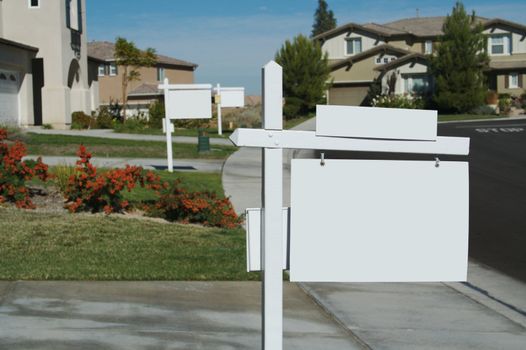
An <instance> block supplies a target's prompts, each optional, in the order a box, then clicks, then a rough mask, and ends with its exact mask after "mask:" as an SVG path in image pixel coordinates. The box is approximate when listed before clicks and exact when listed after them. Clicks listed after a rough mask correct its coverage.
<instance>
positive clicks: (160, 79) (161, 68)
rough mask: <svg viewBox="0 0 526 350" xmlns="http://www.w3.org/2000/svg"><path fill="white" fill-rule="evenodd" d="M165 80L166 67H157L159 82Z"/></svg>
mask: <svg viewBox="0 0 526 350" xmlns="http://www.w3.org/2000/svg"><path fill="white" fill-rule="evenodd" d="M161 72H162V76H161ZM164 78H166V70H165V69H164V67H157V81H159V82H163V81H164Z"/></svg>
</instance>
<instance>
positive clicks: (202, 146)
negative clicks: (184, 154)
mask: <svg viewBox="0 0 526 350" xmlns="http://www.w3.org/2000/svg"><path fill="white" fill-rule="evenodd" d="M197 152H210V137H209V136H208V132H207V131H206V130H204V129H198V130H197Z"/></svg>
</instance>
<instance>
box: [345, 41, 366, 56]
mask: <svg viewBox="0 0 526 350" xmlns="http://www.w3.org/2000/svg"><path fill="white" fill-rule="evenodd" d="M355 42H360V52H356V44H355ZM349 43H352V53H349ZM362 52H363V40H362V38H361V37H350V38H345V55H346V56H354V55H357V54H359V53H362Z"/></svg>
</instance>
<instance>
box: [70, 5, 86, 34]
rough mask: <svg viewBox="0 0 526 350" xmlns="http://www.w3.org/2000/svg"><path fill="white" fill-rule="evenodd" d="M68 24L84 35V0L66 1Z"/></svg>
mask: <svg viewBox="0 0 526 350" xmlns="http://www.w3.org/2000/svg"><path fill="white" fill-rule="evenodd" d="M66 24H67V27H68V28H70V29H72V30H75V31H77V32H81V33H82V0H66Z"/></svg>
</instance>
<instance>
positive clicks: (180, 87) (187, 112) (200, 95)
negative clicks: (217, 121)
mask: <svg viewBox="0 0 526 350" xmlns="http://www.w3.org/2000/svg"><path fill="white" fill-rule="evenodd" d="M162 87H163V86H160V88H162ZM164 100H165V108H166V117H167V118H169V119H210V118H212V85H210V84H175V85H169V86H168V88H165V97H164Z"/></svg>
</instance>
